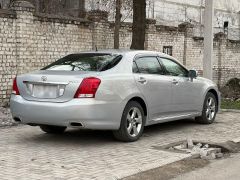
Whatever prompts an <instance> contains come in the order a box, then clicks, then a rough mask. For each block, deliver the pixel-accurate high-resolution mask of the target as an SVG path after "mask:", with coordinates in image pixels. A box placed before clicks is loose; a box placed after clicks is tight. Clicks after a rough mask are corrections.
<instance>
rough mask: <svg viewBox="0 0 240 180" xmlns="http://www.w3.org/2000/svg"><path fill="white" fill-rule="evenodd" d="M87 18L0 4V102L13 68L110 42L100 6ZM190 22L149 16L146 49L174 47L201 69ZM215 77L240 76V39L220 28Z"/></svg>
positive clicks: (123, 34) (127, 32)
mask: <svg viewBox="0 0 240 180" xmlns="http://www.w3.org/2000/svg"><path fill="white" fill-rule="evenodd" d="M88 19H89V20H86V19H76V18H69V17H59V16H55V15H47V14H39V13H36V12H35V8H34V6H33V5H32V4H30V3H29V2H27V1H15V3H14V4H13V7H12V8H11V10H0V105H1V104H3V103H4V102H8V101H9V97H10V94H11V86H12V79H13V78H14V77H15V76H16V75H17V74H22V73H26V72H30V71H33V70H37V69H40V68H42V67H44V66H46V65H48V64H49V63H51V62H53V61H55V60H57V59H59V58H60V57H62V56H65V55H66V54H69V53H76V52H80V51H84V50H92V49H95V48H96V47H98V49H107V48H113V32H114V24H113V23H112V22H108V18H107V14H106V13H104V12H101V11H92V12H89V13H88ZM193 28H194V27H193V25H191V24H189V23H183V24H181V25H179V27H169V26H160V25H156V21H155V20H148V25H147V34H146V44H145V48H146V49H148V50H156V51H163V47H164V46H172V47H173V56H174V57H176V58H177V59H179V61H181V62H182V63H183V64H185V65H186V66H187V67H188V68H195V69H197V70H200V71H201V70H202V66H203V65H202V58H203V38H202V37H194V35H193ZM131 29H132V25H131V23H122V27H121V30H120V47H121V48H129V47H130V44H131V36H132V34H131ZM214 55H215V60H214V80H215V81H216V82H217V83H218V84H219V85H224V83H226V82H227V81H228V80H229V79H230V78H232V77H240V60H239V58H240V42H238V41H230V40H228V39H227V38H226V36H225V35H224V34H221V33H219V34H217V35H216V36H215V40H214Z"/></svg>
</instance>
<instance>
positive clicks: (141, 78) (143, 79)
mask: <svg viewBox="0 0 240 180" xmlns="http://www.w3.org/2000/svg"><path fill="white" fill-rule="evenodd" d="M138 82H140V83H141V84H146V83H147V80H146V79H145V78H144V77H140V78H139V80H138Z"/></svg>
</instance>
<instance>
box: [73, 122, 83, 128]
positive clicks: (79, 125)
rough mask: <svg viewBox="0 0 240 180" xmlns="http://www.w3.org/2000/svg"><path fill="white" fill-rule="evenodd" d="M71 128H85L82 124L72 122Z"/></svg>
mask: <svg viewBox="0 0 240 180" xmlns="http://www.w3.org/2000/svg"><path fill="white" fill-rule="evenodd" d="M70 126H72V127H83V125H82V123H78V122H71V123H70Z"/></svg>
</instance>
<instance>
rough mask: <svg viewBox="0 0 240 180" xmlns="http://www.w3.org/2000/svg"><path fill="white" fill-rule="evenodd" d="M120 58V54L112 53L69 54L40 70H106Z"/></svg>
mask: <svg viewBox="0 0 240 180" xmlns="http://www.w3.org/2000/svg"><path fill="white" fill-rule="evenodd" d="M121 59H122V56H121V55H113V54H70V55H68V56H65V57H63V58H61V59H59V60H58V61H56V62H54V63H52V64H50V65H49V66H47V67H45V68H43V69H42V70H52V71H54V70H55V71H106V70H109V69H111V68H113V67H114V66H116V65H117V64H118V63H119V62H120V61H121Z"/></svg>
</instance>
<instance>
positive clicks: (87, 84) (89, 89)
mask: <svg viewBox="0 0 240 180" xmlns="http://www.w3.org/2000/svg"><path fill="white" fill-rule="evenodd" d="M100 83H101V80H100V79H98V78H95V77H89V78H84V79H83V81H82V82H81V84H80V86H79V88H78V90H77V92H76V94H75V96H74V98H95V95H96V92H97V90H98V87H99V85H100Z"/></svg>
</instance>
